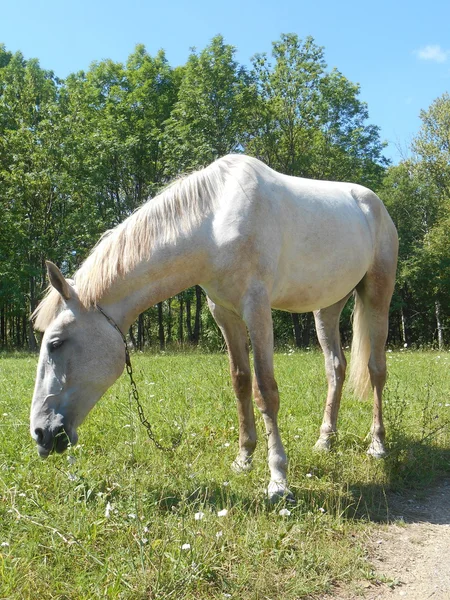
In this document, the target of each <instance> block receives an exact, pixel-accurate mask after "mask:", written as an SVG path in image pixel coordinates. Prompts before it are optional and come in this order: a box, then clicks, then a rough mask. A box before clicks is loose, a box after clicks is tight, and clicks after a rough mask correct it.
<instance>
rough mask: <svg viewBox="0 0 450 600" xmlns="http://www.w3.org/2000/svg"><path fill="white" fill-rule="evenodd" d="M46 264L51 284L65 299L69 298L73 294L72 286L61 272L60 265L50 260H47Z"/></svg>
mask: <svg viewBox="0 0 450 600" xmlns="http://www.w3.org/2000/svg"><path fill="white" fill-rule="evenodd" d="M45 264H46V266H47V274H48V278H49V280H50V284H51V285H52V287H54V288H55V290H57V291H58V292H59V293H60V294H61V296H62V297H63V298H64V300H69V299H70V298H71V297H72V295H73V294H72V288H71V287H70V285H69V283H68V282H67V281H66V280H65V278H64V275H63V274H62V273H61V271H60V270H59V269H58V267H57V266H56V265H54V264H53V263H52V262H50V261H49V260H47V261H45Z"/></svg>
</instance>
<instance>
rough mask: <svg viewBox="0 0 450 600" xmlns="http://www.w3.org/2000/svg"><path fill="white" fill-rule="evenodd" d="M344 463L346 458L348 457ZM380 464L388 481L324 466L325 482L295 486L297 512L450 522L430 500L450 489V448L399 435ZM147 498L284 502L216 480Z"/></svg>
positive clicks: (243, 506)
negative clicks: (440, 488) (442, 489)
mask: <svg viewBox="0 0 450 600" xmlns="http://www.w3.org/2000/svg"><path fill="white" fill-rule="evenodd" d="M342 461H344V462H345V457H343V458H342ZM379 465H380V468H381V469H382V470H383V476H384V477H383V479H384V481H385V483H384V484H383V485H381V484H376V483H374V484H370V483H369V484H368V483H367V482H360V481H357V480H354V481H351V480H347V481H344V473H342V477H341V476H340V475H341V474H340V473H339V472H338V471H336V470H335V469H333V468H331V467H330V471H329V472H328V473H327V472H326V469H321V473H320V475H319V476H318V478H317V481H319V482H321V485H320V486H317V487H315V486H314V485H311V486H304V487H302V486H293V491H294V495H295V498H296V506H295V510H297V512H298V514H317V513H318V512H322V513H323V512H326V513H329V514H332V515H336V516H339V517H340V518H342V519H345V520H360V521H372V522H379V523H390V522H393V521H397V520H399V519H403V520H405V521H406V522H418V521H427V522H430V523H441V524H442V523H450V510H448V506H447V507H445V509H443V510H440V509H439V506H436V505H435V503H433V504H430V503H429V502H428V498H429V497H431V496H433V494H434V493H435V491H436V488H437V486H438V484H439V485H441V486H442V485H444V486H445V482H446V481H448V490H449V492H450V449H445V448H439V447H437V446H435V445H433V444H432V443H429V444H427V443H419V442H417V441H415V440H411V439H408V438H407V437H406V436H403V437H400V438H397V440H396V443H395V446H394V447H392V448H391V450H390V452H389V454H388V456H387V457H386V458H385V459H383V460H382V461H380V463H379ZM331 471H333V473H331ZM325 480H326V482H325V483H323V481H325ZM442 482H444V484H443V483H442ZM148 500H149V501H150V502H151V503H153V504H155V505H157V506H158V507H159V509H160V510H161V511H163V512H166V511H167V512H178V511H183V510H188V511H192V510H199V511H200V510H205V509H207V510H212V511H218V510H221V509H222V508H223V507H224V506H232V507H236V508H238V510H240V511H242V512H246V513H248V514H258V513H259V514H261V512H272V511H274V509H278V508H281V507H282V506H283V502H282V501H281V502H280V503H279V505H277V506H276V507H274V505H273V504H270V503H269V502H268V500H267V498H266V497H265V496H264V495H263V494H262V493H261V492H260V491H259V492H258V491H257V490H256V489H255V493H254V495H249V494H248V493H246V492H244V491H242V492H235V491H233V490H232V489H229V488H223V486H222V485H220V484H211V483H210V484H205V485H201V486H198V485H197V486H196V487H194V486H192V487H191V488H190V489H186V490H185V491H184V492H183V493H180V490H175V489H173V490H171V489H165V490H164V492H161V490H159V491H158V490H154V491H153V493H150V497H149V498H148ZM449 503H450V494H449ZM288 506H289V505H288ZM449 506H450V504H449Z"/></svg>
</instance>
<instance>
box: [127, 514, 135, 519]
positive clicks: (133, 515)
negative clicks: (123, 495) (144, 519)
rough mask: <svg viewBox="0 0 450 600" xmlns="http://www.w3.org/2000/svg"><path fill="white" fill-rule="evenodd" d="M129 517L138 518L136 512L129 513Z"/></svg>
mask: <svg viewBox="0 0 450 600" xmlns="http://www.w3.org/2000/svg"><path fill="white" fill-rule="evenodd" d="M128 518H129V519H135V518H136V515H135V514H134V513H130V514H129V515H128Z"/></svg>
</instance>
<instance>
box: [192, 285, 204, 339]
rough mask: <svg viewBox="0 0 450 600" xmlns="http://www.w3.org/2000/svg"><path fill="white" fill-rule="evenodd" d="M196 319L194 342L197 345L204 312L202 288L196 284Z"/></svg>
mask: <svg viewBox="0 0 450 600" xmlns="http://www.w3.org/2000/svg"><path fill="white" fill-rule="evenodd" d="M195 299H196V305H195V321H194V331H193V332H192V342H193V343H194V344H195V345H196V346H197V344H198V343H199V341H200V315H201V312H202V288H201V287H200V286H199V285H196V286H195Z"/></svg>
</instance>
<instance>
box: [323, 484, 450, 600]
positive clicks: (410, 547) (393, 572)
mask: <svg viewBox="0 0 450 600" xmlns="http://www.w3.org/2000/svg"><path fill="white" fill-rule="evenodd" d="M389 506H390V509H391V520H392V521H393V522H394V524H390V525H385V526H382V527H380V529H379V530H378V532H377V534H376V537H374V538H373V539H371V540H370V542H369V544H368V553H369V561H370V563H371V564H372V565H373V569H374V573H375V577H376V579H375V581H374V582H367V583H363V584H361V585H360V586H355V588H354V589H353V590H339V589H338V590H336V591H335V593H334V594H332V595H331V596H325V597H324V598H323V600H352V599H359V598H361V599H364V600H428V599H431V600H450V480H446V481H443V482H441V483H440V484H439V485H438V486H437V487H435V488H433V490H432V491H431V492H430V493H429V494H428V495H424V494H422V493H420V494H418V493H415V494H411V495H410V496H409V497H406V496H396V495H391V496H390V497H389Z"/></svg>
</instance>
